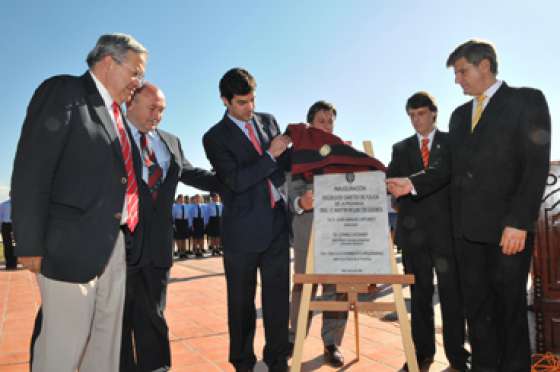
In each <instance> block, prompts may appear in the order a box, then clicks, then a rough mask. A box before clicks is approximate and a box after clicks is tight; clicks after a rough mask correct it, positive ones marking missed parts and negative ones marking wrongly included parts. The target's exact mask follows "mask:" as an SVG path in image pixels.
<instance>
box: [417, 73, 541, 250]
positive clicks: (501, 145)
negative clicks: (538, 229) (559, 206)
mask: <svg viewBox="0 0 560 372" xmlns="http://www.w3.org/2000/svg"><path fill="white" fill-rule="evenodd" d="M471 117H472V100H471V101H469V102H467V103H465V104H463V105H462V106H460V107H458V108H457V109H455V111H453V114H452V115H451V119H450V123H449V143H450V146H451V147H450V148H451V156H452V158H451V166H452V168H451V199H452V219H453V232H454V235H455V236H456V237H465V238H467V239H469V240H472V241H475V242H482V243H490V244H498V243H499V242H500V239H501V234H502V231H503V229H504V227H505V226H511V227H515V228H518V229H522V230H527V231H532V230H534V223H535V221H536V219H537V217H538V210H539V206H540V202H541V197H542V194H543V191H544V186H545V182H546V178H547V175H548V167H549V162H550V114H549V111H548V105H547V103H546V99H545V98H544V95H543V94H542V92H541V91H539V90H536V89H531V88H511V87H509V86H508V85H507V84H506V83H505V82H504V83H502V86H501V87H500V88H499V89H498V90H497V91H496V93H495V94H494V95H493V96H492V98H491V99H490V101H489V102H488V104H487V106H486V108H485V109H484V111H483V113H482V116H481V117H480V120H479V122H478V125H477V126H476V128H475V130H474V131H473V132H472V133H471V129H470V128H471ZM418 178H419V179H418V180H417V181H418V182H416V181H413V182H414V183H415V187H417V190H420V193H422V192H423V191H425V190H429V189H430V187H432V186H433V185H434V184H433V183H432V184H431V185H430V182H427V183H425V182H424V180H425V179H426V177H425V175H422V176H420V177H418Z"/></svg>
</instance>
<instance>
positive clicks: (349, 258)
mask: <svg viewBox="0 0 560 372" xmlns="http://www.w3.org/2000/svg"><path fill="white" fill-rule="evenodd" d="M313 188H314V191H313V193H314V211H313V213H314V216H313V223H314V228H315V241H314V252H315V256H314V263H315V267H314V272H315V273H316V274H391V273H392V270H391V261H390V256H389V250H388V247H389V243H388V241H389V223H388V211H387V191H386V190H387V188H386V186H385V174H384V173H383V172H379V171H371V172H360V173H346V174H328V175H316V176H315V177H314V187H313Z"/></svg>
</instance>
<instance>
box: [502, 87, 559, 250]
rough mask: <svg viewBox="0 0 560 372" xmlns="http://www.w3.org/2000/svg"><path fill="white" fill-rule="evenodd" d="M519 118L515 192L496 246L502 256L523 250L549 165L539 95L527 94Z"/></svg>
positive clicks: (546, 117) (545, 107)
mask: <svg viewBox="0 0 560 372" xmlns="http://www.w3.org/2000/svg"><path fill="white" fill-rule="evenodd" d="M527 95H528V96H527V97H524V99H525V102H524V104H525V109H524V110H523V113H522V115H521V117H520V123H519V125H520V129H521V131H520V135H519V140H520V144H519V156H518V158H517V160H518V162H519V168H520V170H521V171H520V172H521V173H520V180H519V182H518V188H517V190H516V192H515V194H514V196H513V199H512V202H511V208H510V213H509V214H508V215H507V216H506V217H505V221H504V222H505V228H504V230H503V232H502V238H501V240H500V246H502V252H503V253H504V254H506V255H512V254H516V253H518V252H521V251H523V250H524V249H525V240H526V237H527V231H528V230H532V229H533V225H534V222H535V220H536V219H537V217H538V213H539V207H540V204H541V197H542V193H543V191H544V187H545V183H546V178H547V176H548V171H549V163H550V138H551V136H550V113H549V110H548V105H547V103H546V99H545V97H544V95H543V94H542V92H540V91H533V90H531V91H527Z"/></svg>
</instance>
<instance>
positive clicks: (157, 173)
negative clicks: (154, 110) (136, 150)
mask: <svg viewBox="0 0 560 372" xmlns="http://www.w3.org/2000/svg"><path fill="white" fill-rule="evenodd" d="M140 148H141V149H142V159H143V160H144V165H145V166H146V168H148V188H149V189H150V193H151V194H152V199H153V200H156V198H157V190H158V188H159V186H160V185H161V178H162V176H163V170H162V169H161V167H160V166H159V164H158V163H157V159H156V155H155V154H154V151H153V150H152V149H151V148H150V146H148V139H147V138H146V134H145V133H140Z"/></svg>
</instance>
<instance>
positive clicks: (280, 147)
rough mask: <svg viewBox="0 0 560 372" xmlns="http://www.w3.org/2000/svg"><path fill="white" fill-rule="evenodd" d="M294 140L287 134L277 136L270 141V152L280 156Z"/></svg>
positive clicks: (275, 156)
mask: <svg viewBox="0 0 560 372" xmlns="http://www.w3.org/2000/svg"><path fill="white" fill-rule="evenodd" d="M291 142H292V139H291V138H290V137H289V136H287V135H281V136H276V137H274V139H273V140H272V142H270V147H269V148H268V152H269V153H270V155H272V156H274V158H277V157H279V156H280V155H282V153H283V152H284V151H286V149H287V148H288V145H289V144H290V143H291Z"/></svg>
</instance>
